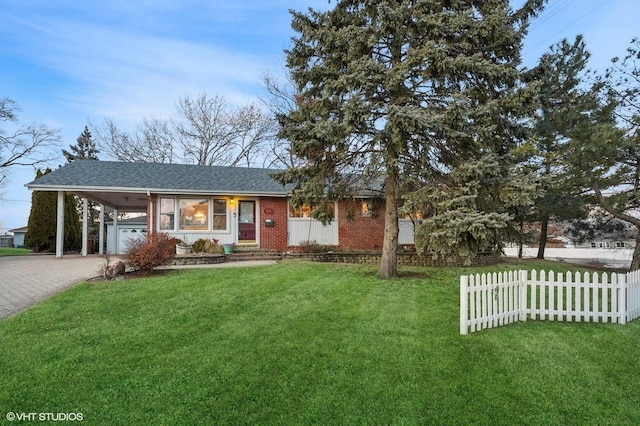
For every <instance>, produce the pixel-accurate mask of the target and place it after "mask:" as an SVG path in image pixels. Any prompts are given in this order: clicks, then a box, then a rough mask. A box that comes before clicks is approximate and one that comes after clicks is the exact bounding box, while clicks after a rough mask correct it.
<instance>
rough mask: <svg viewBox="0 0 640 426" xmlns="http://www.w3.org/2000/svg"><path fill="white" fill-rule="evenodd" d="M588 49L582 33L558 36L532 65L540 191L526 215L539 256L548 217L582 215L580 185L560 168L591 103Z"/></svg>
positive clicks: (536, 162)
mask: <svg viewBox="0 0 640 426" xmlns="http://www.w3.org/2000/svg"><path fill="white" fill-rule="evenodd" d="M589 56H590V55H589V52H588V51H587V50H586V45H585V43H584V40H583V38H582V36H578V37H576V39H575V41H574V42H573V43H569V42H568V41H567V40H566V39H565V40H562V41H561V42H559V43H558V44H556V45H555V46H552V48H551V51H550V52H549V53H546V54H544V55H543V56H542V58H541V59H540V61H539V64H538V66H537V67H536V68H535V69H534V70H532V73H533V74H535V75H536V76H537V78H538V80H539V81H540V83H541V85H540V96H539V102H540V108H539V109H538V111H537V112H536V115H535V123H534V136H533V141H534V144H535V149H536V155H534V157H533V161H532V163H533V164H534V167H535V168H536V169H537V172H538V176H539V179H540V181H541V186H542V188H543V192H542V195H541V197H539V198H538V199H537V200H536V202H535V206H536V208H535V210H534V214H533V216H532V217H531V219H533V220H536V221H538V222H540V245H539V248H538V258H539V259H543V258H544V251H545V246H546V241H547V235H548V226H549V221H550V220H551V219H552V218H558V219H561V220H565V219H577V218H580V217H582V216H584V215H585V214H586V211H584V210H583V207H584V205H585V202H586V200H584V198H583V197H581V196H580V193H581V192H582V188H581V187H580V186H576V185H574V182H573V181H572V179H571V177H570V176H569V175H567V168H565V167H562V162H563V161H564V159H565V157H566V154H567V152H566V150H567V147H568V146H569V145H568V141H569V137H570V136H571V135H572V133H573V132H574V131H575V130H576V129H577V127H578V126H580V125H581V123H582V122H583V121H584V120H585V117H587V116H588V115H590V111H589V109H590V108H593V107H594V106H596V105H595V104H594V103H593V102H592V97H591V94H590V93H589V92H590V90H589V87H588V86H587V85H586V81H587V79H588V78H589V74H590V72H589V71H588V70H587V69H586V67H587V62H588V59H589Z"/></svg>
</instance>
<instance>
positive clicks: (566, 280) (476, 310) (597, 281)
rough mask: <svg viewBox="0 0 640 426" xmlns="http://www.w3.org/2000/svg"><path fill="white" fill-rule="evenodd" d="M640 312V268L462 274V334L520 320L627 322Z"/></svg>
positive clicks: (636, 316)
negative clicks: (613, 271) (590, 272)
mask: <svg viewBox="0 0 640 426" xmlns="http://www.w3.org/2000/svg"><path fill="white" fill-rule="evenodd" d="M638 317H640V271H634V272H629V273H627V274H615V273H614V274H611V275H608V274H606V273H603V274H602V275H598V274H597V273H593V274H589V273H586V272H585V273H584V274H581V273H579V272H576V273H575V274H572V273H570V272H567V273H566V274H555V273H554V272H553V271H552V272H548V273H547V272H545V271H540V272H537V271H531V273H530V274H529V273H528V272H527V271H523V270H520V271H509V272H502V273H493V274H482V275H481V274H475V275H465V276H461V277H460V334H467V333H468V332H469V331H471V332H472V333H473V332H475V331H480V330H483V329H485V328H493V327H500V326H503V325H506V324H510V323H513V322H517V321H527V319H532V320H538V319H539V320H548V321H574V322H603V323H604V322H611V323H619V324H625V323H627V322H628V321H632V320H634V319H636V318H638Z"/></svg>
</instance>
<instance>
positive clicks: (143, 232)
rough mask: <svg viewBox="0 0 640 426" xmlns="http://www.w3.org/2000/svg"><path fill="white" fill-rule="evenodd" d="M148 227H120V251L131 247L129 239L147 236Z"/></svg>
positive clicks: (122, 251)
mask: <svg viewBox="0 0 640 426" xmlns="http://www.w3.org/2000/svg"><path fill="white" fill-rule="evenodd" d="M146 236H147V227H146V226H145V227H136V228H124V227H119V232H118V253H120V254H122V253H124V252H125V251H126V250H127V248H128V247H129V241H131V240H137V239H140V238H145V237H146Z"/></svg>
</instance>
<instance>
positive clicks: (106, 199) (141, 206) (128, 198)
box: [25, 182, 287, 212]
mask: <svg viewBox="0 0 640 426" xmlns="http://www.w3.org/2000/svg"><path fill="white" fill-rule="evenodd" d="M25 186H26V187H27V188H28V189H31V190H34V191H64V192H71V193H72V194H74V195H77V196H78V197H83V198H87V199H89V200H91V201H94V202H96V203H98V204H102V205H104V206H106V207H109V208H111V209H114V210H116V209H117V210H120V211H127V212H144V211H146V210H147V203H148V200H149V198H150V197H152V196H163V195H166V196H169V195H170V196H174V197H177V196H198V197H211V196H236V197H237V196H245V197H286V196H287V193H285V192H277V193H275V192H274V193H266V192H265V193H256V192H243V191H235V192H233V193H230V192H220V191H193V190H191V191H189V190H186V191H185V190H182V189H167V188H118V187H91V186H75V185H74V186H71V185H69V186H52V185H38V184H37V183H35V182H32V183H31V184H27V185H25Z"/></svg>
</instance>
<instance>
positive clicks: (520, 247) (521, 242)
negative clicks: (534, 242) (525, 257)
mask: <svg viewBox="0 0 640 426" xmlns="http://www.w3.org/2000/svg"><path fill="white" fill-rule="evenodd" d="M523 233H524V221H522V220H521V221H520V235H519V236H518V259H522V251H523V248H524V237H523Z"/></svg>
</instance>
